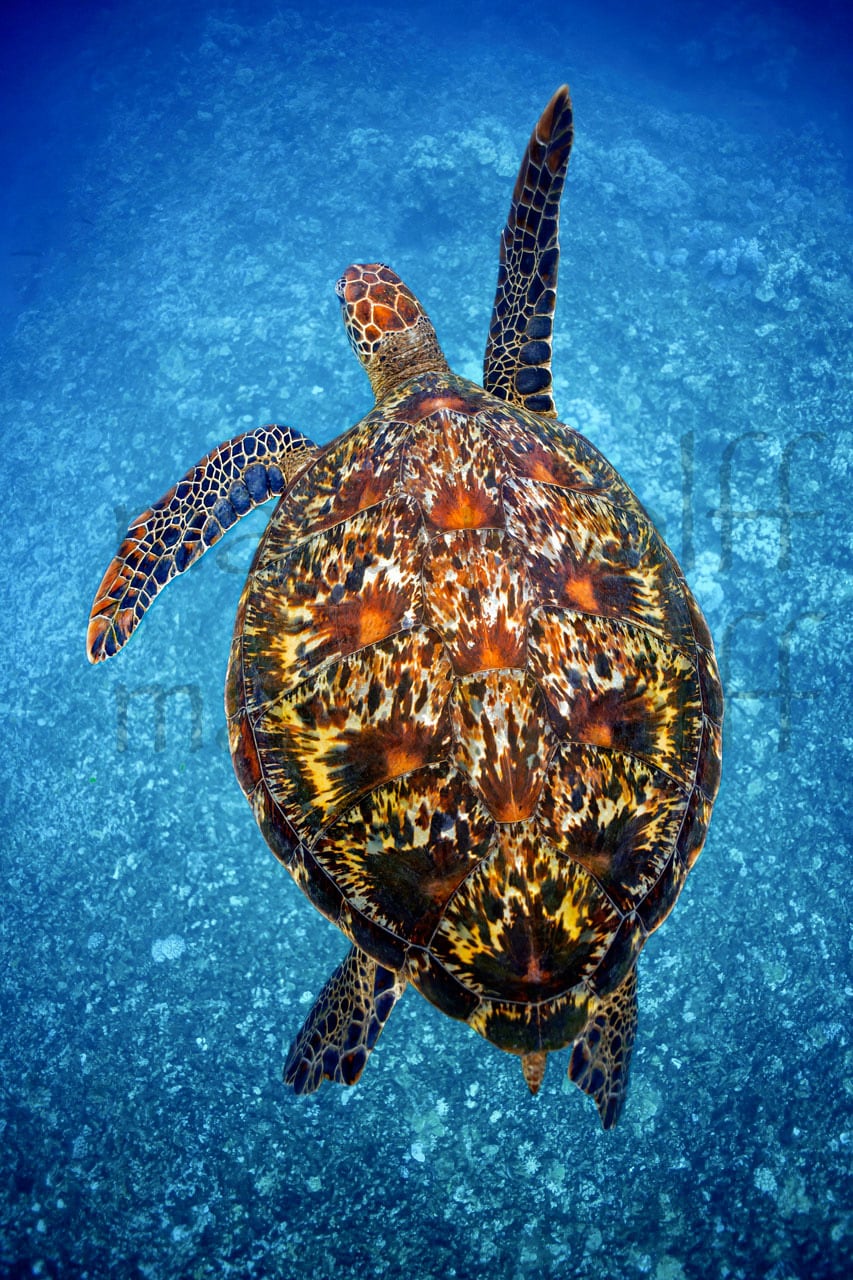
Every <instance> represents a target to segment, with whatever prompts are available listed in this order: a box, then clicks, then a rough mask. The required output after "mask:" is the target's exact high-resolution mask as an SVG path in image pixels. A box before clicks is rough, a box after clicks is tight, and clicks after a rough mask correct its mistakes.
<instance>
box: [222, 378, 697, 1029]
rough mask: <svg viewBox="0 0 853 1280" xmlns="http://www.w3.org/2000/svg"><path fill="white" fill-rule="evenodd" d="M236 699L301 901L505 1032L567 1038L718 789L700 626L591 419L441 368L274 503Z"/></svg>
mask: <svg viewBox="0 0 853 1280" xmlns="http://www.w3.org/2000/svg"><path fill="white" fill-rule="evenodd" d="M227 711H228V716H229V725H230V734H231V745H232V752H233V755H234V761H235V766H236V769H237V774H238V777H239V779H240V782H241V785H242V787H243V789H244V791H245V792H246V794H247V795H248V796H249V798H250V800H251V802H252V805H253V807H254V810H255V813H256V816H257V818H258V821H259V823H260V825H261V828H262V830H263V831H264V833H265V835H266V837H267V839H268V840H269V842H270V844H271V846H272V848H273V849H274V850H275V852H276V854H277V855H278V856H279V857H280V858H281V860H282V861H283V862H284V863H285V865H286V866H287V867H288V868H289V869H290V871H291V872H292V874H293V875H294V877H295V879H296V880H297V882H298V884H299V885H300V886H301V887H302V889H303V890H304V892H305V893H306V894H307V895H308V897H309V898H310V899H311V900H312V902H314V904H315V905H316V906H317V907H318V908H319V910H321V911H322V912H323V913H324V914H325V915H326V916H328V917H329V918H330V919H332V920H333V921H334V922H335V923H336V924H338V925H339V927H340V928H341V929H342V930H343V932H344V933H345V934H347V936H348V937H349V938H350V939H351V940H352V941H353V942H355V943H356V944H357V945H358V946H359V947H361V948H363V949H364V950H365V951H366V952H368V954H370V955H371V956H373V957H375V958H376V959H377V960H379V961H380V962H381V963H382V964H384V965H387V966H388V967H390V968H393V969H396V970H400V971H403V972H404V973H406V974H407V976H408V977H409V979H410V980H411V981H412V982H414V984H415V985H416V986H417V987H418V988H419V989H420V990H421V991H422V992H423V994H424V995H426V996H427V997H428V998H429V999H431V1000H432V1001H434V1003H436V1004H437V1005H438V1006H439V1007H440V1008H441V1009H443V1010H444V1011H445V1012H446V1013H448V1014H450V1015H451V1016H453V1017H457V1018H463V1019H465V1020H466V1021H468V1022H469V1023H470V1024H471V1025H472V1026H473V1027H475V1028H476V1029H477V1030H478V1031H480V1032H481V1033H482V1034H483V1035H484V1036H486V1037H487V1038H488V1039H490V1040H492V1041H493V1042H494V1043H496V1044H498V1045H500V1046H501V1047H502V1048H505V1049H509V1050H511V1051H514V1052H531V1051H535V1050H541V1049H544V1050H551V1049H558V1048H561V1047H562V1046H564V1045H566V1044H568V1043H570V1042H571V1041H572V1040H573V1039H574V1038H575V1037H576V1036H577V1035H578V1034H579V1032H580V1031H581V1029H582V1028H583V1026H584V1025H585V1023H586V1022H587V1020H588V1018H589V1016H590V1013H591V1012H592V1011H593V1010H594V1007H595V1000H596V997H598V996H601V995H604V994H607V993H609V992H612V991H614V990H615V988H616V987H617V986H618V985H619V984H620V983H621V982H622V981H623V979H624V978H625V976H626V974H628V973H629V972H630V969H631V967H632V966H633V964H634V963H635V961H636V958H637V955H638V954H639V951H640V949H641V947H642V946H643V944H644V942H645V940H646V938H647V937H648V935H649V933H651V932H652V930H654V929H656V928H657V926H658V925H659V924H660V923H661V922H662V920H663V919H664V918H665V916H666V915H667V913H668V912H669V910H670V908H671V907H672V905H673V903H674V901H675V899H676V897H677V896H678V893H679V892H680V890H681V887H682V884H683V882H684V878H685V876H686V874H687V872H688V870H689V868H690V867H691V866H692V864H693V862H694V861H695V859H696V857H697V856H698V853H699V851H700V849H701V846H702V842H703V840H704V836H705V831H706V829H707V825H708V820H709V817H710V811H711V805H712V802H713V798H714V795H715V793H716V790H717V786H718V781H719V765H720V721H721V716H722V700H721V694H720V687H719V680H718V676H717V670H716V664H715V660H714V655H713V649H712V646H711V641H710V637H709V635H708V631H707V628H706V627H705V624H704V620H703V619H702V616H701V614H700V612H699V610H698V607H697V606H696V604H695V602H694V601H693V598H692V596H691V594H690V592H689V590H688V588H687V586H686V585H685V583H684V580H683V578H682V576H681V574H680V571H679V569H678V566H677V565H676V563H675V561H674V559H673V557H672V555H671V554H670V552H669V551H668V550H667V548H666V547H665V546H664V544H663V542H662V540H661V538H660V536H659V535H658V534H657V532H656V531H655V529H654V527H653V526H652V524H651V523H650V521H649V519H648V517H647V516H646V514H645V512H644V511H643V508H642V507H641V505H640V504H639V502H638V501H637V499H636V498H635V497H634V495H633V494H632V493H631V491H630V490H629V489H628V487H627V486H626V485H625V483H624V482H623V481H622V480H621V479H620V477H619V476H618V475H617V473H616V472H615V471H614V470H613V469H612V467H610V466H609V464H608V463H607V462H606V461H605V460H604V459H603V458H602V456H601V455H600V454H599V453H598V452H597V451H596V450H595V449H594V448H593V447H592V446H591V445H590V444H589V443H588V442H587V441H586V440H585V439H584V438H583V437H582V436H580V435H578V434H577V433H575V432H573V431H571V430H569V429H568V428H566V427H564V426H562V425H561V424H560V423H557V422H555V421H553V420H548V419H544V418H542V417H538V416H537V415H535V414H532V413H528V412H526V411H525V410H522V409H515V408H510V407H508V406H507V405H506V404H505V403H502V402H500V401H497V400H495V399H494V398H493V397H491V396H489V395H488V394H486V393H485V392H483V391H481V390H480V389H479V388H477V387H475V386H474V385H473V384H471V383H468V382H466V381H465V380H464V379H461V378H456V377H453V376H451V375H446V374H442V375H424V376H421V377H419V378H416V379H414V380H412V381H410V382H408V383H406V384H405V385H404V386H403V387H402V388H401V389H400V390H399V391H398V392H397V393H396V394H395V395H394V396H393V397H392V398H390V399H386V400H385V401H383V402H382V404H381V405H380V406H379V407H377V409H375V410H374V411H373V412H372V413H371V414H369V415H368V417H367V418H365V419H364V420H363V422H362V423H360V424H359V425H358V426H357V427H355V428H353V430H352V431H351V432H349V433H348V434H347V435H346V436H344V437H342V438H341V439H340V440H338V441H336V442H335V443H334V444H333V445H331V446H330V447H329V448H328V449H327V450H326V451H325V452H324V453H322V454H321V455H320V456H319V457H318V458H317V459H316V460H315V461H314V462H313V463H312V464H311V465H310V466H309V468H308V469H307V470H306V471H305V472H304V473H303V474H302V475H301V476H300V478H299V479H298V480H297V481H296V483H295V485H294V486H293V487H292V488H291V490H290V491H289V492H288V493H287V495H286V496H285V498H284V499H283V500H282V501H281V503H280V505H279V507H278V509H277V511H276V513H275V515H274V517H273V520H272V521H271V524H270V527H269V530H268V532H267V534H266V536H265V537H264V539H263V541H262V543H261V545H260V547H259V549H258V553H257V555H256V558H255V563H254V566H253V569H252V572H251V574H250V576H249V579H248V582H247V584H246V589H245V592H244V595H243V600H242V603H241V607H240V611H239V615H238V619H237V626H236V632H235V638H234V643H233V648H232V653H231V662H230V668H229V677H228V690H227Z"/></svg>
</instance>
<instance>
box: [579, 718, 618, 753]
mask: <svg viewBox="0 0 853 1280" xmlns="http://www.w3.org/2000/svg"><path fill="white" fill-rule="evenodd" d="M583 740H584V742H591V743H592V744H593V746H595V747H609V746H612V744H613V733H612V731H611V729H610V725H609V724H595V722H593V723H592V724H587V725H585V726H584V730H583Z"/></svg>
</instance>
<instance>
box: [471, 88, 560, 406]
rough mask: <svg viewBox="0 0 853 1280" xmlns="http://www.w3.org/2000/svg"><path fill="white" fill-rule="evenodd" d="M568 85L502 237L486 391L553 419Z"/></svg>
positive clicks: (551, 109)
mask: <svg viewBox="0 0 853 1280" xmlns="http://www.w3.org/2000/svg"><path fill="white" fill-rule="evenodd" d="M572 138H573V127H572V102H571V98H570V97H569V90H568V87H567V86H566V85H563V86H562V88H560V89H558V90H557V92H556V93H555V94H554V96H553V98H552V99H551V101H550V102H549V103H548V105H547V107H546V108H545V110H544V111H543V112H542V116H541V118H540V120H539V123H538V124H537V125H536V128H535V129H534V130H533V133H532V135H531V137H530V141H529V143H528V144H527V150H526V151H525V153H524V159H523V160H522V162H521V168H520V169H519V171H518V177H517V179H516V182H515V190H514V191H513V193H512V204H511V205H510V209H509V217H508V218H507V223H506V226H505V227H504V231H503V235H502V236H501V256H500V266H499V268H498V287H497V291H496V293H495V305H494V310H493V311H492V320H491V324H490V325H489V340H488V342H487V344H486V358H485V362H484V365H483V386H484V387H485V389H486V390H487V391H490V392H491V393H492V395H495V396H499V397H500V398H501V399H502V400H508V401H509V403H510V404H516V405H520V406H521V407H523V408H527V409H532V410H533V411H534V412H535V413H541V414H543V415H544V416H545V417H548V418H554V417H556V416H557V411H556V409H555V407H554V399H553V396H552V395H551V329H552V324H553V318H554V306H555V304H556V301H557V268H558V266H559V263H560V243H559V237H558V231H559V221H560V196H561V195H562V194H563V182H564V181H565V177H566V170H567V168H568V165H569V152H570V151H571V149H572Z"/></svg>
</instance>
